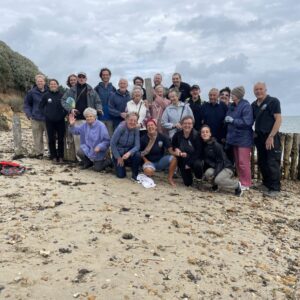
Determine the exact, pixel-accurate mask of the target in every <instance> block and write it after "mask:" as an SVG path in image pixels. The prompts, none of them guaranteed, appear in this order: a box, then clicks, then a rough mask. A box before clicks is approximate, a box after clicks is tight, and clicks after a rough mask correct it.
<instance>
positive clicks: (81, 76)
mask: <svg viewBox="0 0 300 300" xmlns="http://www.w3.org/2000/svg"><path fill="white" fill-rule="evenodd" d="M78 78H86V77H85V76H84V75H78Z"/></svg>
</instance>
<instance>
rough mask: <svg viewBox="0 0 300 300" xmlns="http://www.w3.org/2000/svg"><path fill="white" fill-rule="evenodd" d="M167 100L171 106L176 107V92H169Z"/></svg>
mask: <svg viewBox="0 0 300 300" xmlns="http://www.w3.org/2000/svg"><path fill="white" fill-rule="evenodd" d="M169 99H170V101H171V103H172V104H173V105H177V103H178V101H179V98H178V96H177V94H176V92H170V93H169Z"/></svg>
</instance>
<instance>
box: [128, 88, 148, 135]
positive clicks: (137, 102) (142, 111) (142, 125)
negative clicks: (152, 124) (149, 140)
mask: <svg viewBox="0 0 300 300" xmlns="http://www.w3.org/2000/svg"><path fill="white" fill-rule="evenodd" d="M143 94H144V92H143V90H142V88H141V87H140V86H138V85H136V86H134V87H133V89H132V93H131V97H132V100H130V101H129V102H127V106H126V112H127V113H132V112H135V113H137V114H138V116H139V118H138V124H137V127H138V128H139V129H140V135H141V136H142V135H144V134H145V133H146V118H147V116H148V109H147V107H146V104H145V102H144V100H143Z"/></svg>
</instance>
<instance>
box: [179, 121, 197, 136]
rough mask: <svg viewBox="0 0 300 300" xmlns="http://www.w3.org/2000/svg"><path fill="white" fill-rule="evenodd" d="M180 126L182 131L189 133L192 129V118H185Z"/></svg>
mask: <svg viewBox="0 0 300 300" xmlns="http://www.w3.org/2000/svg"><path fill="white" fill-rule="evenodd" d="M181 126H182V130H183V132H184V133H190V132H191V131H192V129H193V126H194V122H193V120H192V118H187V119H185V120H184V121H183V122H182V123H181Z"/></svg>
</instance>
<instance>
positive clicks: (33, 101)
mask: <svg viewBox="0 0 300 300" xmlns="http://www.w3.org/2000/svg"><path fill="white" fill-rule="evenodd" d="M47 92H48V88H47V87H46V86H45V89H44V91H43V92H42V91H41V90H39V89H38V87H37V86H34V87H33V88H32V89H31V90H30V91H29V92H28V93H27V95H26V96H25V99H24V112H25V114H26V116H27V117H28V118H31V119H33V120H37V121H45V115H44V112H43V110H42V109H41V107H40V102H41V101H42V98H43V96H44V95H45V94H46V93H47Z"/></svg>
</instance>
